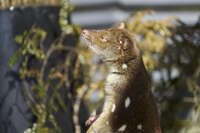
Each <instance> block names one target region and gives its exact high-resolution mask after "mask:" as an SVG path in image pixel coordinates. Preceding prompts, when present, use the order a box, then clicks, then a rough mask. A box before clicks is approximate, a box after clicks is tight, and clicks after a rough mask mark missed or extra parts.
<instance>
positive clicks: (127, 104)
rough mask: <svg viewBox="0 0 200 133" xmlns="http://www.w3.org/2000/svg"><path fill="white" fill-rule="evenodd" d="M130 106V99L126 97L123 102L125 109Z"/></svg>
mask: <svg viewBox="0 0 200 133" xmlns="http://www.w3.org/2000/svg"><path fill="white" fill-rule="evenodd" d="M130 104H131V99H130V97H127V98H126V100H125V108H128V106H129V105H130Z"/></svg>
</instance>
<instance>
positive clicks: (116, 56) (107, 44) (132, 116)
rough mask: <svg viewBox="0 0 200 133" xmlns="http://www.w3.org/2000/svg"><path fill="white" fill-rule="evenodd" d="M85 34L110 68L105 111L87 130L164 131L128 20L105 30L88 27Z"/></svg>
mask: <svg viewBox="0 0 200 133" xmlns="http://www.w3.org/2000/svg"><path fill="white" fill-rule="evenodd" d="M82 36H83V42H84V43H86V44H87V45H88V46H89V48H91V49H92V51H93V52H94V53H96V54H97V55H98V56H99V57H100V58H101V59H102V60H103V61H104V62H105V64H106V65H107V66H108V68H109V73H108V76H107V79H106V83H105V88H104V90H105V99H104V105H103V109H102V113H101V114H100V115H98V116H93V117H91V118H90V119H91V120H90V119H89V120H88V121H87V122H88V123H89V124H91V126H90V127H89V129H88V130H87V133H161V129H160V120H159V114H158V110H157V107H156V102H155V100H154V98H153V95H152V92H151V80H150V78H149V76H148V73H147V71H146V69H145V67H144V64H143V60H142V56H141V52H140V49H139V47H138V44H137V43H136V41H135V40H134V38H133V36H132V35H131V34H130V33H129V32H128V31H127V30H126V29H125V28H124V23H121V24H120V25H119V26H118V27H114V28H109V29H105V30H86V29H85V30H83V32H82ZM90 122H91V123H90Z"/></svg>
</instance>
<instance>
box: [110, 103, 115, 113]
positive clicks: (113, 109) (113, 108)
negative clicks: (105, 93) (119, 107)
mask: <svg viewBox="0 0 200 133" xmlns="http://www.w3.org/2000/svg"><path fill="white" fill-rule="evenodd" d="M115 108H116V105H115V104H113V105H112V110H111V112H114V111H115Z"/></svg>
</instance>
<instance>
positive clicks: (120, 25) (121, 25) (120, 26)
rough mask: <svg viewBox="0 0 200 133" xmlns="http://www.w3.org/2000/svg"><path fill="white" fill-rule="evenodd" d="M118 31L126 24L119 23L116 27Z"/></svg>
mask: <svg viewBox="0 0 200 133" xmlns="http://www.w3.org/2000/svg"><path fill="white" fill-rule="evenodd" d="M117 28H118V29H125V28H126V24H125V23H124V22H121V23H119V25H118V26H117Z"/></svg>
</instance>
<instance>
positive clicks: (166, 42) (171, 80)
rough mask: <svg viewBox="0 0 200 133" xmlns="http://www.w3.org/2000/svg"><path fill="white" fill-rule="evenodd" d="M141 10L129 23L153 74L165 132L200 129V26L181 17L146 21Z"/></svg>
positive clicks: (147, 13) (148, 12)
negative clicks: (182, 19)
mask: <svg viewBox="0 0 200 133" xmlns="http://www.w3.org/2000/svg"><path fill="white" fill-rule="evenodd" d="M152 13H153V12H152V11H141V12H137V13H135V14H133V15H131V16H130V17H129V18H128V19H127V20H125V23H126V26H127V29H128V30H129V31H130V32H132V33H133V34H134V35H135V36H136V39H137V41H138V44H139V46H140V48H141V49H142V51H143V60H144V63H145V66H146V68H147V69H148V70H149V71H150V72H151V76H152V79H153V91H154V94H155V96H156V97H157V101H158V102H159V107H160V111H161V123H162V129H163V132H165V133H174V132H176V133H178V132H181V133H197V132H199V130H200V126H199V125H200V114H199V113H200V104H199V103H200V82H199V81H200V58H199V57H200V52H199V50H200V41H199V37H200V32H199V28H200V24H199V22H197V24H195V25H192V26H189V25H187V24H184V23H183V22H181V21H180V20H179V19H177V18H173V17H169V18H166V19H163V20H147V19H146V20H145V17H146V15H148V16H151V15H152Z"/></svg>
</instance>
